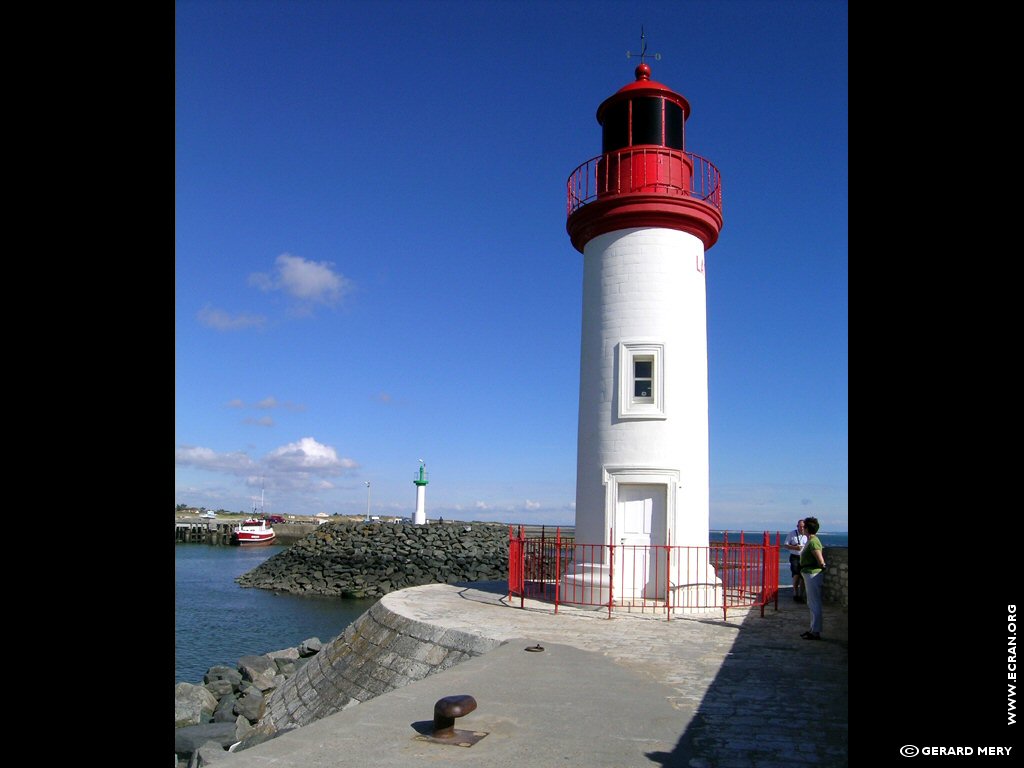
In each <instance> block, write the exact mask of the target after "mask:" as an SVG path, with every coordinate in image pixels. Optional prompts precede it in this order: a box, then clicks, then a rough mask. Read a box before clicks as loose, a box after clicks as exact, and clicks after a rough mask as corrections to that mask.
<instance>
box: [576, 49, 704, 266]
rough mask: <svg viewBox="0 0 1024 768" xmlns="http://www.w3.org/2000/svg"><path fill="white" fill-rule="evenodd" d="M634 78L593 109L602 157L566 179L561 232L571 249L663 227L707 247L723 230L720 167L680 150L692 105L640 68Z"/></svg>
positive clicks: (593, 160) (683, 148)
mask: <svg viewBox="0 0 1024 768" xmlns="http://www.w3.org/2000/svg"><path fill="white" fill-rule="evenodd" d="M635 74H636V80H635V81H634V82H632V83H629V84H628V85H625V86H623V87H622V88H620V89H619V90H618V91H617V92H616V93H614V94H613V95H612V96H609V97H608V98H607V99H605V100H604V101H603V102H602V103H601V106H599V107H598V108H597V122H598V123H599V124H600V125H601V152H602V154H601V155H599V156H598V157H595V158H592V159H591V160H588V161H587V162H586V163H584V164H583V165H581V166H579V167H578V168H577V169H576V170H574V171H573V172H572V174H571V175H570V176H569V181H568V221H567V222H566V230H567V231H568V232H569V237H570V239H571V240H572V244H573V247H575V248H576V250H578V251H579V252H581V253H582V252H583V249H584V247H585V246H586V244H587V242H589V241H590V240H591V239H593V238H594V237H596V236H598V235H601V234H604V233H606V232H611V231H613V230H619V229H625V228H628V227H665V228H668V229H677V230H681V231H684V232H689V233H690V234H692V235H695V236H696V237H699V238H700V239H701V240H702V241H703V243H704V248H705V250H706V249H708V248H710V247H711V246H712V245H714V244H715V242H716V241H717V240H718V233H719V231H720V230H721V228H722V186H721V179H720V176H719V173H718V169H717V168H715V166H714V165H713V164H711V163H710V162H709V161H707V160H705V159H704V158H702V157H699V156H698V155H694V154H693V153H690V152H687V151H686V120H687V119H688V118H689V116H690V104H689V102H687V100H686V99H685V98H683V97H682V95H680V94H678V93H676V92H675V91H673V90H671V89H670V88H668V87H667V86H665V85H662V84H661V83H658V82H655V81H654V80H651V68H650V66H649V65H647V64H645V63H641V64H639V65H638V66H637V68H636V70H635Z"/></svg>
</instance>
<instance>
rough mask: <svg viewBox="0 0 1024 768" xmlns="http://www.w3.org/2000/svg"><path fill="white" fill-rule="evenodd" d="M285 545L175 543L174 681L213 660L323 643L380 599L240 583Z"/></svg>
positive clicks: (198, 673)
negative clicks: (309, 642) (314, 640)
mask: <svg viewBox="0 0 1024 768" xmlns="http://www.w3.org/2000/svg"><path fill="white" fill-rule="evenodd" d="M285 548H286V547H285V546H284V545H276V544H275V545H269V546H255V547H230V546H222V545H216V544H185V543H178V544H175V545H174V682H175V683H180V682H185V683H201V682H202V680H203V675H204V674H206V670H208V669H209V668H210V667H212V666H214V665H216V664H224V665H226V666H229V667H232V668H234V667H235V666H237V664H238V660H239V659H240V658H241V657H242V656H249V655H260V654H263V653H268V652H270V651H279V650H282V649H284V648H293V647H295V646H297V645H298V644H299V643H301V642H302V641H303V640H307V639H309V638H311V637H318V638H320V641H321V642H322V643H324V644H326V643H327V642H328V641H330V640H332V639H334V638H335V637H337V636H338V635H340V634H341V633H342V632H344V631H345V627H347V626H348V625H349V624H351V623H352V622H353V621H355V620H356V619H357V618H359V616H361V615H362V614H363V612H364V611H367V610H369V608H370V606H372V605H373V604H374V603H375V602H376V600H375V599H370V600H353V599H348V598H341V597H323V596H308V597H307V596H302V595H291V594H288V593H285V592H273V591H270V590H265V589H256V588H254V587H240V586H239V585H238V584H236V583H235V578H236V577H238V576H241V575H242V574H243V573H246V572H247V571H251V570H252V569H253V568H255V567H256V566H258V565H259V564H260V563H262V562H263V561H265V560H267V559H269V558H270V557H273V556H274V555H275V554H277V553H278V552H283V551H284V550H285Z"/></svg>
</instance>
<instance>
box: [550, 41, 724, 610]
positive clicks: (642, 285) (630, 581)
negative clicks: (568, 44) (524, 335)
mask: <svg viewBox="0 0 1024 768" xmlns="http://www.w3.org/2000/svg"><path fill="white" fill-rule="evenodd" d="M635 75H636V79H635V81H634V82H631V83H629V84H627V85H625V86H623V87H622V88H620V89H619V90H618V91H617V92H616V93H614V94H613V95H611V96H610V97H608V98H607V99H605V100H604V102H603V103H602V104H601V105H600V106H599V107H598V109H597V122H598V123H599V124H600V125H601V131H602V148H601V154H600V155H598V156H597V157H595V158H593V159H591V160H588V161H587V162H586V163H583V164H582V165H581V166H579V167H578V168H577V169H576V170H575V171H573V172H572V174H571V175H570V177H569V180H568V220H567V222H566V230H567V231H568V233H569V237H570V238H571V240H572V244H573V246H574V247H575V248H576V250H578V251H580V252H581V253H582V254H583V318H582V321H583V326H582V340H581V346H580V393H579V432H578V436H577V440H578V442H577V465H576V542H577V543H584V544H615V545H616V547H615V552H616V554H615V557H614V558H612V560H613V562H612V563H600V564H590V567H591V568H592V569H594V568H596V569H603V571H604V579H605V582H606V583H607V580H608V574H607V572H608V570H609V566H611V568H612V569H613V570H614V585H615V591H614V594H615V597H616V598H619V599H623V600H630V599H632V598H635V597H637V596H642V597H643V599H645V600H646V599H649V598H653V599H659V600H661V599H665V593H666V591H667V590H676V592H675V594H674V595H673V596H672V597H673V604H674V605H680V606H684V605H686V604H695V603H694V601H695V600H698V599H699V595H697V594H696V592H699V591H700V590H702V589H706V588H707V587H708V585H711V586H712V587H713V586H714V585H715V583H716V581H717V580H716V579H715V577H714V573H715V572H714V570H713V569H709V568H708V565H707V556H706V550H703V553H704V554H703V562H702V563H693V564H685V563H684V564H683V565H682V568H681V570H680V567H679V563H678V562H676V563H675V564H674V566H673V569H672V570H671V573H672V578H671V583H669V580H668V579H667V578H665V573H666V566H665V564H663V563H662V562H661V560H660V559H658V558H656V557H653V556H651V554H650V553H651V552H652V550H644V549H639V548H637V549H634V548H633V546H638V547H639V546H650V545H666V544H671V545H672V546H673V547H676V546H697V547H707V546H708V527H709V509H708V482H709V481H708V475H709V469H708V362H707V305H706V294H705V280H704V276H705V271H704V254H705V251H706V250H707V249H708V248H710V247H711V246H712V245H714V243H715V241H716V240H717V239H718V233H719V231H720V230H721V227H722V197H721V184H720V179H719V174H718V169H717V168H715V166H714V165H712V164H711V163H710V162H708V161H707V160H705V159H703V158H701V157H699V156H697V155H694V154H692V153H690V152H687V151H686V145H685V124H686V120H687V118H688V117H689V115H690V105H689V103H688V102H687V101H686V99H684V98H683V97H682V96H681V95H680V94H678V93H676V92H674V91H672V90H671V89H669V88H668V87H667V86H665V85H662V84H661V83H658V82H655V81H654V80H652V79H651V68H650V66H648V65H647V64H646V63H644V62H643V57H642V56H641V63H640V65H639V66H637V67H636V70H635ZM619 545H626V546H619ZM661 551H662V552H663V553H664V552H667V551H668V550H664V549H663V550H661ZM673 551H674V550H673ZM644 552H646V553H647V554H643V553H644ZM690 556H691V557H692V553H691V555H690ZM659 557H660V556H659ZM576 567H577V570H579V569H580V568H581V567H582V566H581V564H580V563H579V562H577V566H576ZM680 574H681V575H680ZM571 579H572V576H571V575H570V577H569V580H570V581H571ZM593 583H594V584H595V586H596V582H593ZM697 585H700V586H697ZM687 590H689V593H687Z"/></svg>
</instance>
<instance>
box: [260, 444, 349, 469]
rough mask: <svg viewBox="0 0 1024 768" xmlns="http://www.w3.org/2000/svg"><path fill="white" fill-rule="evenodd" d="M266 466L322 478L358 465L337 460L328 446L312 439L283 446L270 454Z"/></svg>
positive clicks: (346, 459) (336, 456)
mask: <svg viewBox="0 0 1024 768" xmlns="http://www.w3.org/2000/svg"><path fill="white" fill-rule="evenodd" d="M267 464H268V466H269V467H271V468H272V469H273V470H275V471H279V472H280V471H300V472H309V473H313V474H317V475H322V476H331V475H341V474H344V473H345V472H346V471H347V470H349V469H355V468H356V467H358V466H359V465H358V464H357V463H356V462H355V461H353V460H352V459H349V458H339V457H338V453H337V451H335V450H334V449H333V448H331V447H330V446H329V445H324V444H323V443H318V442H317V441H316V440H314V439H313V438H312V437H304V438H302V439H301V440H299V441H298V442H295V443H289V444H288V445H283V446H281V447H280V448H277V449H275V450H273V451H271V452H270V454H269V455H268V456H267Z"/></svg>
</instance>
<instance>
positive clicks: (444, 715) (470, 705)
mask: <svg viewBox="0 0 1024 768" xmlns="http://www.w3.org/2000/svg"><path fill="white" fill-rule="evenodd" d="M474 709H476V699H474V698H473V697H472V696H468V695H466V694H461V695H458V696H445V697H444V698H443V699H438V700H437V703H436V704H434V732H433V736H434V738H437V739H450V738H452V737H453V736H454V735H455V718H456V717H462V716H463V715H468V714H469V713H470V712H472V711H473V710H474Z"/></svg>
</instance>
